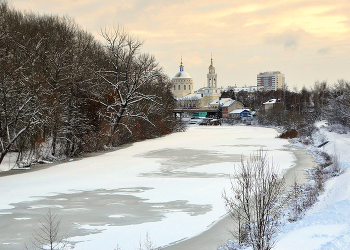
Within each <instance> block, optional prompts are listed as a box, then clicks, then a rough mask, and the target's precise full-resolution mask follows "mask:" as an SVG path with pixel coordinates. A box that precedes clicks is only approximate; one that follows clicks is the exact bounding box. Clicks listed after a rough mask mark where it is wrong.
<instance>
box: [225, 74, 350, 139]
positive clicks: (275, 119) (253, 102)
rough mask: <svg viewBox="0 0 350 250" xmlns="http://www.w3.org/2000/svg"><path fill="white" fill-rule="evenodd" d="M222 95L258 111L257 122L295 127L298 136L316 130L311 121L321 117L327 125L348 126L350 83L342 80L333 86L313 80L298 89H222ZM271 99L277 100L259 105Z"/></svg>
mask: <svg viewBox="0 0 350 250" xmlns="http://www.w3.org/2000/svg"><path fill="white" fill-rule="evenodd" d="M223 97H231V98H233V99H236V100H238V101H240V102H242V103H243V105H244V106H245V107H250V108H251V109H252V110H255V111H257V119H258V122H259V124H261V125H272V126H280V127H284V129H285V130H287V131H288V130H294V131H295V132H297V135H298V136H299V137H310V136H311V134H312V132H313V131H314V129H315V127H314V126H313V124H314V122H315V121H317V120H321V119H326V120H328V121H329V123H330V124H341V125H343V126H350V115H349V114H350V83H349V82H347V81H345V80H338V82H337V83H335V84H333V85H329V84H328V83H327V82H316V83H315V84H314V86H313V87H312V88H310V89H307V88H305V87H303V88H302V89H301V90H300V91H290V90H288V89H285V90H277V91H257V92H253V93H248V92H246V91H240V92H238V93H234V92H225V93H223ZM270 99H277V100H279V103H278V104H277V105H275V107H274V108H273V109H272V110H266V111H265V110H264V109H263V108H262V104H263V103H264V102H267V101H268V100H270ZM292 134H293V133H292ZM294 135H296V134H295V133H294Z"/></svg>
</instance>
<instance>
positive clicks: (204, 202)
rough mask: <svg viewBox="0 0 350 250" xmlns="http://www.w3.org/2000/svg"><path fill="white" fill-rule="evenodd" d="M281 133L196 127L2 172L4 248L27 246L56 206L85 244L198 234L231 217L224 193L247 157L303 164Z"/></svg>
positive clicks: (80, 248) (85, 248)
mask: <svg viewBox="0 0 350 250" xmlns="http://www.w3.org/2000/svg"><path fill="white" fill-rule="evenodd" d="M277 134H278V133H277V131H276V130H274V129H269V128H262V127H252V126H227V127H190V128H189V129H188V130H187V131H186V132H182V133H174V134H171V135H168V136H165V137H162V138H157V139H153V140H147V141H143V142H138V143H134V144H133V145H131V146H130V147H126V148H123V149H119V150H116V151H113V152H109V153H105V154H101V155H97V156H94V157H88V158H84V159H81V160H74V161H72V162H67V163H62V164H57V165H53V166H52V167H49V168H46V169H42V170H40V171H35V172H28V173H23V174H17V175H9V176H4V177H1V178H0V196H1V197H2V198H1V200H0V220H1V228H0V236H1V237H0V248H1V249H11V250H17V249H23V246H24V243H25V242H26V243H28V242H29V241H30V236H31V234H32V233H33V231H34V230H35V229H36V228H37V226H38V220H39V219H42V218H43V216H44V215H45V214H46V213H47V210H48V208H51V210H52V211H53V212H55V213H56V214H57V216H58V217H59V218H61V220H62V224H61V225H62V226H61V231H62V232H64V233H67V237H68V239H69V241H70V242H71V243H72V247H74V249H77V250H90V249H91V250H92V249H93V250H96V249H104V250H107V249H111V250H112V249H115V248H116V246H117V245H119V246H120V247H121V249H124V250H125V249H134V248H135V247H136V246H137V244H138V242H139V240H140V239H142V238H144V237H145V235H146V234H147V233H148V234H149V235H150V237H151V239H152V241H153V243H154V244H155V245H158V246H164V245H168V244H170V243H172V242H177V241H181V240H183V239H186V238H191V237H194V236H196V235H198V234H200V233H201V232H203V231H205V230H207V229H208V227H210V226H211V225H213V223H214V222H215V221H217V220H219V218H221V217H222V216H224V215H225V213H226V211H225V208H224V203H223V200H222V198H221V196H222V192H223V190H224V189H229V186H230V180H229V175H230V174H232V172H233V168H234V166H235V164H236V165H237V164H239V162H240V160H241V158H242V157H243V158H247V157H249V155H250V154H252V153H253V152H254V151H257V150H259V149H261V148H263V149H265V150H267V151H268V156H269V157H270V158H271V159H272V160H273V161H274V162H275V163H276V164H277V165H278V166H279V168H280V169H281V171H282V172H285V171H287V170H288V169H290V168H291V167H293V166H294V165H295V161H296V157H295V155H294V154H293V152H294V150H292V148H289V144H288V141H287V140H282V139H278V138H276V136H277ZM289 149H290V150H289ZM226 236H227V237H228V236H229V234H228V235H225V237H226ZM225 237H224V238H223V239H222V242H221V243H222V244H224V243H225V242H226V240H227V239H228V238H227V237H226V238H225ZM217 244H219V243H217ZM202 249H203V248H202Z"/></svg>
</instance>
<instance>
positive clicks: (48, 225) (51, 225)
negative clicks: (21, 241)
mask: <svg viewBox="0 0 350 250" xmlns="http://www.w3.org/2000/svg"><path fill="white" fill-rule="evenodd" d="M60 224H61V220H59V219H57V215H56V214H55V213H53V212H52V211H51V209H49V210H48V212H47V214H46V216H45V217H44V220H43V221H40V220H39V229H38V230H36V231H35V232H34V234H33V238H32V239H31V242H32V246H31V247H28V246H27V245H26V246H25V248H26V250H44V249H45V250H47V249H49V250H64V249H67V245H68V241H66V240H65V237H63V236H61V235H60Z"/></svg>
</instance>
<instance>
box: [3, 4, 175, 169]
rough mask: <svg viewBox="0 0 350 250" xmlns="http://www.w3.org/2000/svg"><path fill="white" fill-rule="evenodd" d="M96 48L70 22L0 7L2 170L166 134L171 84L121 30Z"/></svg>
mask: <svg viewBox="0 0 350 250" xmlns="http://www.w3.org/2000/svg"><path fill="white" fill-rule="evenodd" d="M101 35H102V37H103V38H104V42H103V43H101V42H99V41H97V40H96V39H95V38H94V37H93V36H92V35H91V34H90V33H88V32H86V31H84V30H82V29H81V28H79V27H78V25H77V24H75V23H74V21H73V20H72V19H70V18H69V17H58V16H47V15H45V16H39V15H36V14H33V13H22V12H20V11H17V10H14V9H12V8H11V7H9V5H8V3H7V2H6V1H0V116H1V117H0V163H1V161H2V160H3V159H4V157H5V155H6V154H7V153H8V152H10V151H17V152H19V159H20V160H22V161H28V160H29V159H32V158H33V156H35V158H37V159H38V158H40V157H46V158H50V159H56V158H60V157H67V156H69V157H71V156H76V155H79V154H81V153H83V152H91V151H95V150H99V149H101V148H103V147H105V146H116V145H119V144H122V143H126V142H130V141H135V140H141V139H146V138H152V137H155V136H161V135H163V134H167V133H170V132H171V131H173V130H174V129H176V128H177V126H178V124H177V122H176V121H175V120H174V118H173V115H172V109H173V106H174V98H173V96H172V94H171V92H170V90H169V89H168V87H167V86H168V83H169V79H168V78H167V76H166V75H165V74H164V73H163V71H162V69H161V68H160V67H159V65H158V63H157V62H156V60H155V58H154V57H153V56H151V55H149V54H144V53H141V51H140V49H141V47H142V44H143V41H141V40H139V39H138V38H136V37H134V36H133V35H131V34H129V33H128V32H126V31H125V30H124V29H123V28H122V27H116V28H114V29H111V30H102V31H101Z"/></svg>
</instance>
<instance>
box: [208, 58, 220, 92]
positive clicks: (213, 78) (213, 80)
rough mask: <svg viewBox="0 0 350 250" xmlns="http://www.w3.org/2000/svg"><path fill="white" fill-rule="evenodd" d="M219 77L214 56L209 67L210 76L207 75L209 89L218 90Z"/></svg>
mask: <svg viewBox="0 0 350 250" xmlns="http://www.w3.org/2000/svg"><path fill="white" fill-rule="evenodd" d="M217 79H218V75H217V74H216V73H215V67H214V65H213V55H212V56H211V63H210V66H209V74H207V88H217V86H218V85H217Z"/></svg>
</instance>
